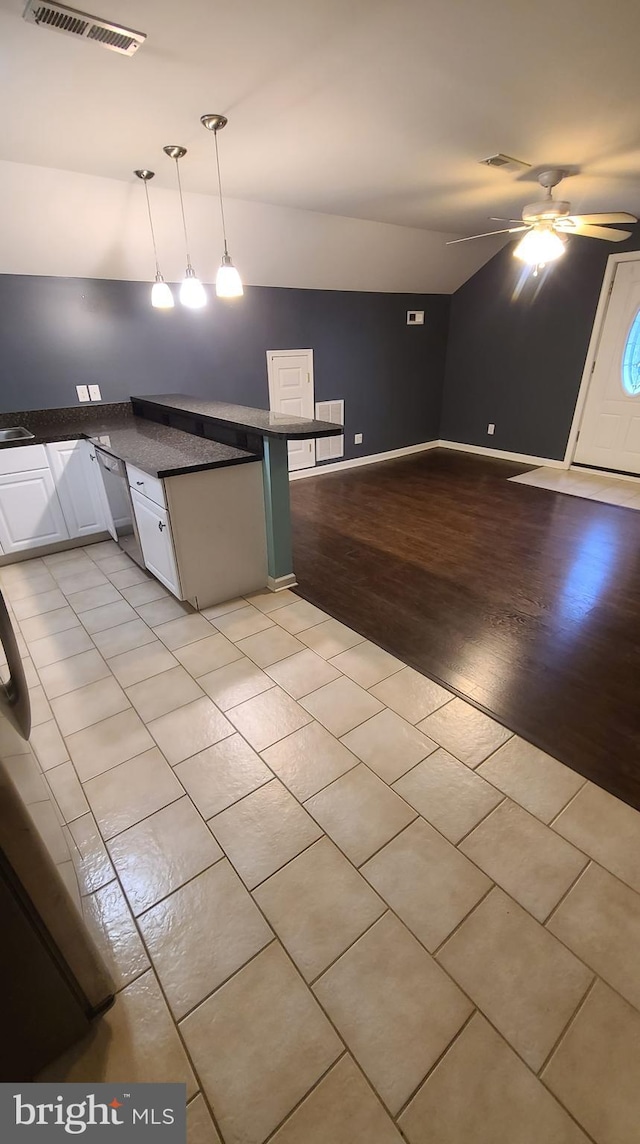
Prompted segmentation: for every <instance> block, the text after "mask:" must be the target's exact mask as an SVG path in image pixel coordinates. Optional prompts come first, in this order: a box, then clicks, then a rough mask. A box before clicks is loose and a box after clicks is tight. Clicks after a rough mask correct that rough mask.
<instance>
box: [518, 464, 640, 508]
mask: <svg viewBox="0 0 640 1144" xmlns="http://www.w3.org/2000/svg"><path fill="white" fill-rule="evenodd" d="M508 479H509V480H510V481H515V482H516V484H519V485H534V486H535V487H536V488H539V489H551V490H552V491H553V492H556V493H568V495H569V496H574V497H586V498H587V499H588V500H596V501H602V503H603V504H615V505H619V506H620V507H622V508H635V509H640V478H639V479H635V478H625V477H615V476H613V475H610V474H608V473H588V472H584V471H583V470H582V469H552V468H546V467H543V468H541V469H531V470H530V471H529V472H528V473H520V475H519V476H517V477H509V478H508Z"/></svg>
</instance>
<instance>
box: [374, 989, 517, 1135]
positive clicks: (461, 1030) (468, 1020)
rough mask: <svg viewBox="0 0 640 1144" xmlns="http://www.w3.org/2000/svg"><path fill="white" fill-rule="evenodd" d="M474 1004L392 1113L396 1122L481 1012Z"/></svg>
mask: <svg viewBox="0 0 640 1144" xmlns="http://www.w3.org/2000/svg"><path fill="white" fill-rule="evenodd" d="M472 1004H473V1009H472V1010H471V1012H470V1013H469V1016H468V1017H467V1018H466V1019H465V1020H464V1021H463V1023H462V1025H461V1026H460V1028H459V1029H458V1031H457V1032H456V1033H455V1035H454V1036H453V1037H452V1038H451V1040H450V1041H449V1044H448V1045H447V1046H446V1048H444V1049H443V1050H442V1052H441V1053H440V1055H439V1056H438V1057H437V1059H436V1060H435V1061H434V1062H433V1064H432V1065H431V1068H430V1069H429V1070H428V1071H427V1073H425V1075H424V1076H423V1078H422V1080H421V1081H420V1083H419V1084H417V1085H416V1087H415V1088H414V1089H413V1092H412V1093H411V1094H410V1095H409V1096H408V1097H407V1099H406V1100H405V1102H404V1104H403V1105H402V1107H401V1108H400V1110H399V1111H398V1112H397V1113H395V1114H392V1115H393V1120H394V1121H395V1122H396V1123H397V1121H398V1120H399V1119H400V1117H401V1116H402V1115H403V1114H404V1113H405V1112H406V1110H407V1108H408V1107H409V1105H410V1104H411V1102H412V1100H415V1098H416V1096H417V1095H418V1093H419V1092H420V1089H421V1088H422V1086H423V1085H425V1084H426V1083H427V1081H428V1080H429V1077H430V1076H431V1075H432V1073H434V1072H435V1070H436V1069H437V1067H438V1065H439V1064H440V1062H441V1061H443V1060H444V1058H445V1057H446V1055H447V1053H448V1052H449V1049H451V1048H453V1046H454V1045H455V1043H456V1041H457V1040H458V1038H459V1037H461V1036H462V1034H463V1033H464V1031H465V1029H466V1028H467V1025H469V1024H470V1023H471V1021H472V1020H473V1018H474V1017H475V1015H476V1013H478V1012H479V1009H478V1007H477V1006H476V1005H475V1004H474V1003H473V1002H472ZM506 1043H507V1044H508V1042H506Z"/></svg>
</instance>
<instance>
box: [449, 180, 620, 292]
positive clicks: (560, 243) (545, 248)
mask: <svg viewBox="0 0 640 1144" xmlns="http://www.w3.org/2000/svg"><path fill="white" fill-rule="evenodd" d="M568 174H569V172H568V171H564V170H562V169H560V168H557V167H555V168H553V169H552V170H549V171H542V172H541V173H540V174H539V175H538V182H539V183H540V186H541V187H544V189H545V190H546V192H547V193H546V195H545V197H544V198H543V199H541V200H540V201H539V202H535V203H528V204H527V206H525V207H524V209H523V211H522V220H520V219H501V218H494V219H492V220H491V221H492V222H512V223H516V224H517V225H515V226H509V227H505V228H504V229H503V230H489V231H485V232H484V234H472V235H469V237H468V238H454V239H451V240H450V241H449V242H447V246H454V245H455V244H456V243H458V242H472V241H473V240H474V239H476V238H488V237H489V235H492V234H519V233H521V232H524V234H523V237H522V238H521V239H520V241H519V243H518V245H517V246H516V248H515V250H514V252H513V253H514V255H515V257H516V258H520V259H521V260H522V261H523V262H526V263H528V265H529V266H534V267H535V273H537V270H538V268H541V267H543V266H544V265H545V264H546V263H547V262H553V261H554V260H555V259H556V258H560V256H561V255H562V254H564V252H565V249H566V247H565V243H566V236H567V235H568V234H581V235H583V236H584V237H585V238H602V239H604V240H605V241H606V242H622V241H623V240H624V239H625V238H630V237H631V231H629V230H610V229H609V224H610V223H615V222H618V223H619V222H623V223H624V222H626V223H630V222H631V223H633V222H637V221H638V220H637V218H636V217H635V215H632V214H627V213H626V211H614V212H612V213H611V214H588V215H572V214H571V203H568V202H560V201H559V200H557V199H554V198H553V195H552V193H551V192H552V189H553V187H556V186H557V185H558V183H560V182H561V180H562V179H564V178H565V177H566V176H567V175H568Z"/></svg>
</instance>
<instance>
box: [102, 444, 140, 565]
mask: <svg viewBox="0 0 640 1144" xmlns="http://www.w3.org/2000/svg"><path fill="white" fill-rule="evenodd" d="M95 452H96V457H97V459H98V464H99V466H100V476H101V477H102V484H103V485H104V491H105V495H106V498H107V502H108V505H109V511H110V513H111V517H112V520H113V529H110V530H109V531H110V532H111V535H112V536H113V539H114V540H115V541H116V543H117V544H119V545H120V547H121V548H122V550H123V552H126V554H127V556H130V557H131V559H132V560H135V562H136V564H138V565H139V566H140V568H144V566H145V565H144V556H143V555H142V546H141V544H140V537H139V535H138V528H137V525H136V517H135V513H134V511H133V502H132V500H131V492H130V489H129V477H128V476H127V466H126V465H125V463H124V461H121V460H120V458H119V457H113V456H112V455H111V453H105V451H104V450H103V449H100V448H99V447H98V446H97V445H96V446H95Z"/></svg>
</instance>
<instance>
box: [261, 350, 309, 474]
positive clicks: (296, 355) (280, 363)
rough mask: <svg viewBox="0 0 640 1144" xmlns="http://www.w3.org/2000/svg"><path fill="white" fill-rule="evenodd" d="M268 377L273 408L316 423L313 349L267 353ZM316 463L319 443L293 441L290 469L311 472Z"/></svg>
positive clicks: (291, 443) (269, 351) (291, 444)
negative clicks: (309, 469)
mask: <svg viewBox="0 0 640 1144" xmlns="http://www.w3.org/2000/svg"><path fill="white" fill-rule="evenodd" d="M267 374H268V378H269V405H270V408H271V409H273V410H274V411H275V412H276V413H291V414H293V416H294V417H304V418H308V419H309V420H313V417H314V409H315V397H314V387H313V350H267ZM315 463H316V450H315V441H290V442H289V469H308V468H311V466H312V465H315Z"/></svg>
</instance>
